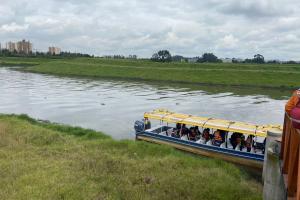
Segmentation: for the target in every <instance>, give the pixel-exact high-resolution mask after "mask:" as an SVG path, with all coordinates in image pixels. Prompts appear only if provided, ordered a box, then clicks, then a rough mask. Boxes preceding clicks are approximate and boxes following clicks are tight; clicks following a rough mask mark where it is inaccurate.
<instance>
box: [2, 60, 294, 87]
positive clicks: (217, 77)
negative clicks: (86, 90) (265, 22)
mask: <svg viewBox="0 0 300 200" xmlns="http://www.w3.org/2000/svg"><path fill="white" fill-rule="evenodd" d="M1 62H2V63H3V64H5V63H7V64H10V63H19V64H22V62H23V63H25V64H26V63H27V64H28V62H29V63H31V64H33V63H36V65H34V66H31V67H28V68H26V70H27V71H30V72H37V73H47V74H55V75H63V76H83V77H96V78H97V77H99V78H114V79H132V80H144V81H152V82H166V83H167V82H168V83H192V84H207V85H219V86H246V87H261V88H281V89H293V88H298V87H299V85H300V81H299V76H300V65H281V64H262V65H259V64H225V63H202V64H200V63H197V64H190V63H174V62H173V63H156V62H152V61H149V60H113V59H99V58H75V59H34V58H28V59H26V58H14V59H8V58H0V63H1Z"/></svg>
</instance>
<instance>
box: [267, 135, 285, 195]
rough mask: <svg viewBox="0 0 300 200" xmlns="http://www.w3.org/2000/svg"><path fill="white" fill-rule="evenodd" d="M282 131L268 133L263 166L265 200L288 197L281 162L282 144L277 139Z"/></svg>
mask: <svg viewBox="0 0 300 200" xmlns="http://www.w3.org/2000/svg"><path fill="white" fill-rule="evenodd" d="M281 135H282V133H280V132H276V131H274V132H271V131H268V133H267V140H266V150H265V159H264V167H263V174H262V178H263V182H264V190H263V199H264V200H284V199H286V191H285V187H284V180H283V176H282V174H281V167H280V162H279V154H280V145H279V144H278V142H276V139H277V138H279V137H281Z"/></svg>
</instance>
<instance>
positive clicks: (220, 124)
mask: <svg viewBox="0 0 300 200" xmlns="http://www.w3.org/2000/svg"><path fill="white" fill-rule="evenodd" d="M144 117H148V118H149V119H156V120H161V121H165V122H168V123H181V124H186V125H190V126H199V127H204V128H212V129H219V130H224V131H230V132H238V133H243V134H247V135H254V136H259V137H266V136H267V131H272V132H276V133H282V126H280V125H265V126H259V125H254V124H248V123H244V122H235V121H229V120H223V119H215V118H207V117H197V116H192V115H187V114H180V113H174V112H170V111H168V110H165V109H157V110H154V111H152V112H146V113H145V114H144Z"/></svg>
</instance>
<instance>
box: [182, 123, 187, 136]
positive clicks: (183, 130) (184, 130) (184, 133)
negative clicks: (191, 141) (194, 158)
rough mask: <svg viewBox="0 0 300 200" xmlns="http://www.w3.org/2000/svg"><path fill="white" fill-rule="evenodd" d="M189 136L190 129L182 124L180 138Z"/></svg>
mask: <svg viewBox="0 0 300 200" xmlns="http://www.w3.org/2000/svg"><path fill="white" fill-rule="evenodd" d="M188 134H189V129H188V128H187V127H186V126H185V124H182V126H181V129H180V136H183V135H186V136H187V135H188Z"/></svg>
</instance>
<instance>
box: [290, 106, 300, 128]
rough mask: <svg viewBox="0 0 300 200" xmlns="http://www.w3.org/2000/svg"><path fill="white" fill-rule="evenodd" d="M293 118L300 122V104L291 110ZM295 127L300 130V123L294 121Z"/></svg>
mask: <svg viewBox="0 0 300 200" xmlns="http://www.w3.org/2000/svg"><path fill="white" fill-rule="evenodd" d="M291 118H292V119H295V120H298V121H300V102H298V103H297V105H296V106H295V107H294V108H293V109H292V110H291ZM293 127H294V128H296V129H300V123H299V122H295V121H293Z"/></svg>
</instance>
